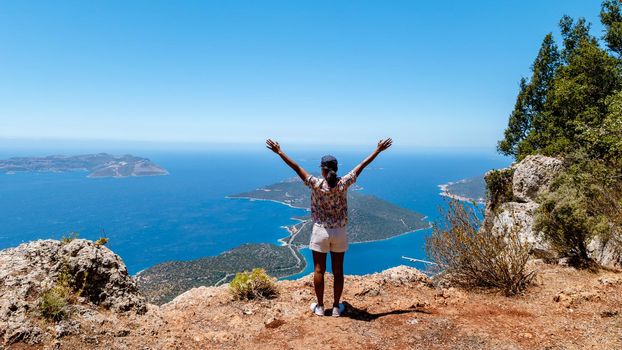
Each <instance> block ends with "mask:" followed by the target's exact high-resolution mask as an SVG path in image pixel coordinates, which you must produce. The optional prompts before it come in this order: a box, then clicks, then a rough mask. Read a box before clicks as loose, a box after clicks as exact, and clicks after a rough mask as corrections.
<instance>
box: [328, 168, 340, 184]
mask: <svg viewBox="0 0 622 350" xmlns="http://www.w3.org/2000/svg"><path fill="white" fill-rule="evenodd" d="M327 170H328V174H326V182H327V183H328V186H329V187H330V188H333V187H335V186H337V182H338V181H339V178H338V177H337V169H334V170H333V169H327Z"/></svg>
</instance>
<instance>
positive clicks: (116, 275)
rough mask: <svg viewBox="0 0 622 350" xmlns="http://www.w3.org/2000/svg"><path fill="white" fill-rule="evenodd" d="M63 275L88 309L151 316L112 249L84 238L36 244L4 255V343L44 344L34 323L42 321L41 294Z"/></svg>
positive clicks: (0, 292)
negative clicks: (102, 309) (98, 307)
mask: <svg viewBox="0 0 622 350" xmlns="http://www.w3.org/2000/svg"><path fill="white" fill-rule="evenodd" d="M60 275H64V276H67V277H68V284H69V287H70V288H71V289H72V290H73V292H74V294H75V295H76V299H77V300H81V302H82V303H83V304H85V305H87V306H88V305H97V306H101V307H104V308H107V309H110V310H112V311H115V312H133V313H144V312H145V311H146V301H145V298H144V297H143V296H142V295H141V294H140V293H139V292H138V288H137V287H136V283H135V281H134V279H133V278H132V277H131V276H130V275H129V274H128V272H127V268H126V267H125V264H124V263H123V261H122V260H121V258H120V257H119V256H118V255H116V254H115V253H113V252H112V251H111V250H110V249H108V248H106V247H105V246H102V245H98V244H95V243H93V242H91V241H87V240H83V239H75V240H72V241H70V242H61V241H57V240H38V241H33V242H30V243H25V244H22V245H20V246H18V247H16V248H10V249H5V250H2V251H0V340H1V342H0V343H2V342H3V343H5V344H10V343H14V342H17V341H22V342H26V343H31V344H33V343H37V342H39V341H40V340H41V334H42V333H43V332H42V330H41V329H39V327H38V326H37V323H40V322H36V320H34V318H38V317H40V316H39V311H38V305H39V301H40V300H41V299H40V298H41V295H42V294H43V293H44V292H45V291H46V290H48V289H50V288H52V287H54V286H55V285H56V284H57V279H58V277H59V276H60ZM78 295H79V297H78ZM76 307H78V305H76Z"/></svg>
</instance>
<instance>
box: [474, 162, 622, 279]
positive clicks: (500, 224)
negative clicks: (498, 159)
mask: <svg viewBox="0 0 622 350" xmlns="http://www.w3.org/2000/svg"><path fill="white" fill-rule="evenodd" d="M562 168H563V163H562V161H561V160H560V159H557V158H551V157H546V156H542V155H531V156H527V157H526V158H525V159H523V160H522V161H520V162H518V163H515V164H513V165H512V166H511V167H509V168H506V169H501V170H494V172H496V173H503V174H505V176H506V178H507V177H508V176H509V177H511V181H510V183H502V184H501V185H499V184H493V183H491V181H499V180H496V179H499V178H503V176H501V177H500V176H490V175H492V172H489V173H487V174H486V180H487V184H488V187H489V189H490V188H491V187H493V186H503V187H507V188H505V189H501V190H499V189H497V192H499V193H501V194H502V195H499V196H498V197H499V198H500V199H499V198H489V200H488V202H487V207H486V218H485V220H484V227H487V228H489V229H491V230H493V232H495V233H497V234H498V235H505V234H507V233H508V232H512V231H514V232H516V233H517V234H518V237H519V239H520V240H521V241H522V242H526V243H528V244H530V245H531V248H532V253H533V254H534V255H535V256H537V257H540V258H546V259H554V258H558V257H559V256H558V253H557V252H556V251H555V250H554V249H552V247H551V245H550V244H549V243H548V242H547V240H546V237H545V236H544V234H543V233H542V232H537V231H536V230H535V229H534V220H535V216H536V211H537V209H538V207H539V206H540V205H539V204H538V197H539V196H540V195H542V194H543V193H546V192H547V191H549V189H550V186H551V183H552V181H553V180H554V179H555V177H556V176H557V175H558V174H559V172H560V171H561V170H562ZM614 236H615V234H614ZM620 246H622V245H620V244H619V242H618V240H616V239H615V238H614V239H608V240H603V239H601V238H599V237H596V238H594V239H592V240H591V241H590V242H588V250H589V253H590V257H591V258H592V259H594V260H595V261H596V262H598V263H599V264H601V265H603V266H609V267H621V266H622V251H621V249H620V248H619V247H620Z"/></svg>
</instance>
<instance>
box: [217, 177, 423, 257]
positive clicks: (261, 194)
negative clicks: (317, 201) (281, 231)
mask: <svg viewBox="0 0 622 350" xmlns="http://www.w3.org/2000/svg"><path fill="white" fill-rule="evenodd" d="M229 198H246V199H250V200H270V201H274V202H278V203H282V204H285V205H288V206H291V207H295V208H302V209H308V208H309V206H310V201H311V194H310V191H309V189H308V188H306V187H305V186H304V185H303V183H302V181H300V179H298V178H292V179H288V180H285V181H282V182H278V183H275V184H272V185H270V186H266V187H263V188H258V189H256V190H254V191H250V192H244V193H240V194H236V195H232V196H229ZM348 216H349V219H350V220H349V223H348V239H349V241H350V242H351V243H360V242H370V241H378V240H383V239H388V238H392V237H395V236H398V235H401V234H404V233H408V232H412V231H416V230H420V229H424V228H428V227H430V223H429V222H427V221H425V219H426V217H425V216H424V215H423V214H420V213H417V212H414V211H412V210H409V209H406V208H402V207H400V206H397V205H395V204H392V203H389V202H387V201H385V200H382V199H380V198H378V197H376V196H370V195H365V194H362V193H360V192H359V191H357V188H356V187H354V188H353V190H351V191H349V192H348ZM296 219H299V220H300V222H299V223H297V224H296V225H293V226H290V227H289V228H288V230H289V232H290V236H289V237H287V238H284V239H283V240H282V241H283V242H284V243H286V244H292V245H294V246H296V247H303V246H306V245H307V244H308V242H309V238H310V236H311V225H309V223H310V222H311V219H310V217H309V216H308V215H307V216H304V217H300V218H296Z"/></svg>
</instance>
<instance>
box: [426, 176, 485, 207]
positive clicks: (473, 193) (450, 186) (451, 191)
mask: <svg viewBox="0 0 622 350" xmlns="http://www.w3.org/2000/svg"><path fill="white" fill-rule="evenodd" d="M438 187H439V188H440V189H441V193H440V195H441V196H445V197H449V198H453V199H457V200H460V201H466V202H476V203H479V204H484V203H486V182H485V181H484V176H483V175H480V176H475V177H471V178H468V179H462V180H458V181H455V182H448V183H446V184H442V185H438Z"/></svg>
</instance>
